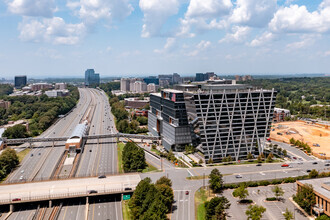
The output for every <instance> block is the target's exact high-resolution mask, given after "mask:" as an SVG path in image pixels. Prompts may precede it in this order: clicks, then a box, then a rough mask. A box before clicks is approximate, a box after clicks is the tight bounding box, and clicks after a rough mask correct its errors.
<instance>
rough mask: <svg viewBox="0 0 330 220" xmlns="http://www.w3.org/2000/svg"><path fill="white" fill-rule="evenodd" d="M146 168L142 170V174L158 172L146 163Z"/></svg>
mask: <svg viewBox="0 0 330 220" xmlns="http://www.w3.org/2000/svg"><path fill="white" fill-rule="evenodd" d="M147 164H148V166H147V168H145V169H144V170H142V173H147V172H152V171H158V169H157V168H156V167H154V166H152V165H151V164H149V163H147Z"/></svg>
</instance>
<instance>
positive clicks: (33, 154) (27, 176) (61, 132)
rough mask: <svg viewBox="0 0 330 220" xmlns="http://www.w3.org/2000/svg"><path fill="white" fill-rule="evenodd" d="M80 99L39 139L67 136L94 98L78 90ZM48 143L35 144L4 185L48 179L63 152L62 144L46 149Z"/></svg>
mask: <svg viewBox="0 0 330 220" xmlns="http://www.w3.org/2000/svg"><path fill="white" fill-rule="evenodd" d="M79 92H80V99H79V102H78V104H77V106H76V108H74V109H73V111H72V112H71V113H70V114H68V115H67V116H66V117H64V118H62V119H61V120H59V121H58V122H57V123H56V124H54V125H52V126H51V127H50V128H49V129H47V131H45V132H44V133H43V134H41V135H40V136H41V137H61V136H69V135H70V134H71V132H72V130H73V129H74V127H75V126H76V125H77V124H78V123H79V122H80V120H81V119H82V117H83V115H84V113H85V112H86V111H87V109H88V106H89V105H90V103H91V102H92V101H93V99H94V97H93V95H92V92H91V90H89V89H79ZM47 145H49V143H39V144H36V148H34V149H32V150H31V151H30V153H29V154H28V155H27V156H26V157H25V158H24V160H23V162H22V163H21V166H20V167H19V168H18V169H16V170H15V171H14V172H13V173H12V174H11V175H10V176H9V178H8V179H7V180H6V183H10V182H17V181H31V180H40V179H49V178H50V177H51V174H52V173H53V171H54V169H55V168H56V167H55V166H56V164H57V162H58V160H59V158H60V156H61V155H62V153H63V151H64V143H55V146H54V147H46V146H47Z"/></svg>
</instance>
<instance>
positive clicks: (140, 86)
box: [131, 81, 147, 93]
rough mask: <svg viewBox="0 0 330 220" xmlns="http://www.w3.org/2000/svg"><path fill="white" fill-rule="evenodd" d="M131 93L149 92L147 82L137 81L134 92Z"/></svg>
mask: <svg viewBox="0 0 330 220" xmlns="http://www.w3.org/2000/svg"><path fill="white" fill-rule="evenodd" d="M131 91H132V92H136V93H144V92H147V84H146V83H145V82H141V81H136V82H135V83H134V90H131Z"/></svg>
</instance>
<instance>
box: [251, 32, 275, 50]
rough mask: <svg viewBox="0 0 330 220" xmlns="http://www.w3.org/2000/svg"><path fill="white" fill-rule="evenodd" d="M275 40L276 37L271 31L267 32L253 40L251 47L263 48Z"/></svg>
mask: <svg viewBox="0 0 330 220" xmlns="http://www.w3.org/2000/svg"><path fill="white" fill-rule="evenodd" d="M273 39H275V35H274V34H273V33H271V32H269V31H266V32H264V33H263V34H262V35H261V36H259V37H256V38H255V39H254V40H252V41H251V43H250V46H252V47H258V46H262V45H264V44H266V43H268V42H270V41H272V40H273Z"/></svg>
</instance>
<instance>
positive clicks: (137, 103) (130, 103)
mask: <svg viewBox="0 0 330 220" xmlns="http://www.w3.org/2000/svg"><path fill="white" fill-rule="evenodd" d="M124 103H125V107H127V108H143V107H144V106H146V105H147V104H149V98H145V99H143V100H140V99H139V98H125V99H124Z"/></svg>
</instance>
